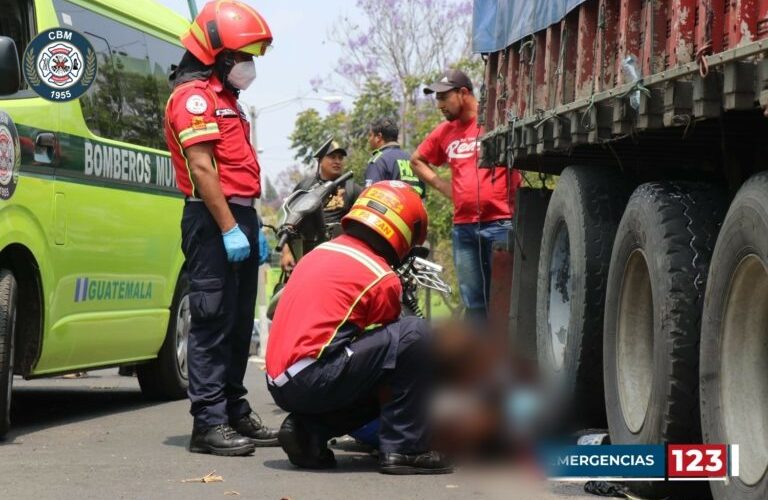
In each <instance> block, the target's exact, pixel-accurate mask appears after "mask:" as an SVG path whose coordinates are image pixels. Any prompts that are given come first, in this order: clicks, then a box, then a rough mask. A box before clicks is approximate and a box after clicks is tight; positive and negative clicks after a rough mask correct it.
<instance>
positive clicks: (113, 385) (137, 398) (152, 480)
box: [0, 363, 596, 500]
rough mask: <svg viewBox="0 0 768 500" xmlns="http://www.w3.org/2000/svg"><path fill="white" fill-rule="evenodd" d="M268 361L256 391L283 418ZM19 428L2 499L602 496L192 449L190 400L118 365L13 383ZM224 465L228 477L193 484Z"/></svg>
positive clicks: (265, 413)
mask: <svg viewBox="0 0 768 500" xmlns="http://www.w3.org/2000/svg"><path fill="white" fill-rule="evenodd" d="M260 368H261V367H260V365H259V364H258V363H251V364H250V365H249V370H248V375H247V386H248V387H249V388H250V389H251V393H250V395H249V399H250V400H251V402H252V405H253V406H254V408H255V409H256V410H257V411H258V412H259V413H260V414H261V416H262V418H263V419H264V421H265V422H266V423H267V424H269V425H272V426H278V425H279V424H280V422H282V419H283V416H284V414H283V412H282V411H281V410H280V409H279V408H277V407H276V406H275V405H274V403H272V400H271V398H270V397H269V394H268V393H267V391H266V388H265V387H264V384H263V382H262V381H263V378H262V377H263V376H262V372H261V369H260ZM14 383H15V387H14V394H13V410H12V419H13V425H14V427H13V429H12V430H11V432H10V434H9V435H8V437H7V439H6V440H5V441H4V442H0V499H27V498H29V499H32V498H34V499H48V498H54V499H70V498H71V499H107V498H109V499H114V498H131V499H133V498H141V499H155V498H157V499H164V500H167V499H175V498H183V499H197V498H205V499H210V498H258V499H262V498H263V499H275V500H280V499H291V500H303V499H312V500H320V499H334V500H335V499H344V498H347V499H349V500H367V499H376V500H382V499H390V498H392V499H399V498H404V499H421V498H424V499H435V498H440V499H467V498H478V499H486V498H488V499H496V498H499V499H505V500H508V499H511V500H515V499H537V500H538V499H542V500H548V499H549V500H554V499H558V500H569V499H575V498H596V497H592V496H590V495H586V494H584V493H583V489H582V487H581V485H578V484H542V483H532V482H530V481H529V480H527V479H525V475H524V474H523V473H522V472H521V471H520V470H516V469H514V468H511V467H510V466H502V465H498V466H488V465H486V466H484V467H482V468H479V467H470V466H465V467H461V468H459V470H458V471H457V472H456V473H455V474H452V475H442V476H418V477H416V476H409V477H395V476H384V475H381V474H379V473H378V472H377V468H376V461H375V459H374V458H372V457H371V456H369V455H366V454H360V453H351V452H339V451H336V456H337V460H338V468H337V469H336V470H334V471H332V472H307V471H298V470H296V469H294V468H293V467H292V466H291V465H290V463H289V462H288V460H287V459H286V457H285V455H284V454H283V452H282V450H280V448H262V449H257V451H256V454H255V455H253V456H250V457H244V458H227V457H214V456H210V455H198V454H191V453H189V452H188V451H187V450H186V446H187V443H188V440H189V432H190V429H191V425H192V419H191V417H190V415H189V413H188V403H187V402H186V401H176V402H170V403H150V402H147V401H145V400H144V399H142V396H141V393H140V391H139V387H138V383H137V382H136V379H134V378H128V377H120V376H118V375H117V370H103V371H96V372H91V373H89V376H88V377H85V378H80V379H63V378H56V379H42V380H33V381H24V380H21V379H17V380H16V381H14ZM212 471H215V475H219V476H221V477H222V478H223V482H212V483H207V484H206V483H200V482H197V483H194V482H182V481H183V480H185V479H192V478H200V477H202V476H205V475H206V474H208V473H211V472H212Z"/></svg>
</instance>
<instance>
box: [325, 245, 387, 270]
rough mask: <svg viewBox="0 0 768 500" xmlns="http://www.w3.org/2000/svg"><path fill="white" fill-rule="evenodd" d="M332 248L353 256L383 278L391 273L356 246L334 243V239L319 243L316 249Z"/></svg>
mask: <svg viewBox="0 0 768 500" xmlns="http://www.w3.org/2000/svg"><path fill="white" fill-rule="evenodd" d="M319 249H323V250H330V251H332V252H338V253H343V254H344V255H347V256H349V257H352V258H353V259H355V260H356V261H358V262H359V263H361V264H362V265H364V266H365V267H367V268H368V269H370V271H371V272H372V273H373V274H375V275H376V277H378V278H381V277H383V276H385V275H387V274H391V273H392V270H387V269H385V268H383V267H382V266H381V265H380V264H379V263H378V262H376V261H375V260H373V259H372V258H370V257H369V256H368V255H365V254H364V253H363V252H361V251H360V250H357V249H355V248H350V247H347V246H344V245H339V244H338V243H334V242H332V241H327V242H325V243H323V244H321V245H318V246H317V248H315V250H319Z"/></svg>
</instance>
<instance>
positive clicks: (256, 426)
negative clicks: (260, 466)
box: [230, 413, 279, 447]
mask: <svg viewBox="0 0 768 500" xmlns="http://www.w3.org/2000/svg"><path fill="white" fill-rule="evenodd" d="M230 424H231V425H232V428H233V429H235V430H236V431H237V432H238V434H240V435H241V436H245V437H247V438H249V439H250V440H251V441H252V442H253V444H254V445H256V446H257V447H262V446H278V445H279V443H278V442H277V431H276V430H275V429H270V428H269V427H266V426H265V425H264V424H262V423H261V418H260V417H259V416H258V415H257V414H256V413H248V414H247V415H243V416H242V417H240V418H239V419H237V420H234V421H230Z"/></svg>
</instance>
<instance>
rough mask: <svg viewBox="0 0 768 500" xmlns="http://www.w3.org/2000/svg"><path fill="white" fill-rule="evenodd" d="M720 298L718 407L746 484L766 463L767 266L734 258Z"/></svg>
mask: <svg viewBox="0 0 768 500" xmlns="http://www.w3.org/2000/svg"><path fill="white" fill-rule="evenodd" d="M725 304H726V305H725V314H724V315H723V323H722V329H723V331H722V339H723V343H722V348H721V349H722V357H721V361H720V363H721V365H720V374H721V380H722V383H721V386H720V391H721V392H720V400H721V401H722V406H721V411H722V418H723V422H724V427H725V437H726V441H727V442H728V443H732V444H738V445H739V448H740V450H739V451H740V453H739V455H740V464H741V466H740V468H741V471H740V479H741V481H743V482H744V483H746V484H748V485H750V486H751V485H754V484H757V483H758V482H759V481H760V479H761V478H762V477H763V476H764V475H765V473H766V469H768V420H767V419H766V411H768V410H766V409H767V408H768V269H766V266H765V264H764V263H763V261H762V260H761V259H760V258H759V257H758V256H756V255H754V254H751V255H748V256H746V257H744V258H743V259H742V260H741V262H740V263H739V264H738V266H737V267H736V271H735V272H734V274H733V278H732V280H731V285H730V288H729V290H728V295H727V297H726V301H725Z"/></svg>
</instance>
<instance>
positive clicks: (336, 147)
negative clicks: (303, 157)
mask: <svg viewBox="0 0 768 500" xmlns="http://www.w3.org/2000/svg"><path fill="white" fill-rule="evenodd" d="M336 151H340V152H341V154H343V155H344V156H347V150H346V149H344V148H343V147H341V144H339V143H338V142H336V140H335V139H334V138H333V137H331V138H330V139H328V140H327V141H325V143H324V144H323V145H322V146H320V148H319V149H318V150H317V151H315V158H317V159H320V158H322V157H324V156H328V155H329V154H331V153H335V152H336Z"/></svg>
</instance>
